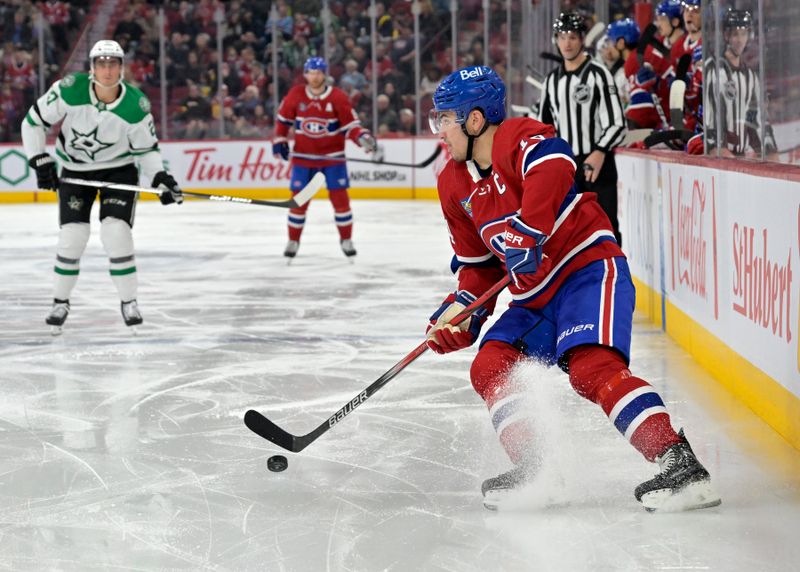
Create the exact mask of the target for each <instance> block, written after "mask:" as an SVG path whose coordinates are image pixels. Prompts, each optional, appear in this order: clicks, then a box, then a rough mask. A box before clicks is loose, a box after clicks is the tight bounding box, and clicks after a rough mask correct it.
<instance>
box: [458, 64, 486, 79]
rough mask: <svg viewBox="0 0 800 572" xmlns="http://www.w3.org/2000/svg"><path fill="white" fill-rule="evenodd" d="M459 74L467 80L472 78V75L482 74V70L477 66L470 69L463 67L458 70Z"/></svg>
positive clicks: (478, 75)
mask: <svg viewBox="0 0 800 572" xmlns="http://www.w3.org/2000/svg"><path fill="white" fill-rule="evenodd" d="M459 74H460V75H461V79H463V80H468V79H472V78H473V77H480V76H482V75H483V70H482V69H481V68H480V66H479V67H476V68H472V69H463V70H461V71H460V72H459Z"/></svg>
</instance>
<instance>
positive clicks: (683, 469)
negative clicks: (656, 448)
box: [634, 429, 722, 512]
mask: <svg viewBox="0 0 800 572" xmlns="http://www.w3.org/2000/svg"><path fill="white" fill-rule="evenodd" d="M678 435H679V436H680V437H681V439H683V441H682V442H681V443H676V444H675V445H673V446H672V447H670V448H669V449H667V450H666V452H665V453H664V454H663V455H661V456H660V457H658V458H657V459H656V461H657V462H658V465H659V467H660V468H661V472H660V473H659V474H657V475H656V476H655V477H654V478H652V479H650V480H649V481H645V482H643V483H642V484H641V485H639V486H638V487H636V491H635V492H634V494H635V496H636V500H638V501H639V502H641V503H642V505H643V506H644V508H645V509H646V510H648V511H650V512H652V511H656V510H670V511H678V510H692V509H698V508H709V507H712V506H717V505H719V504H720V503H721V502H722V500H721V499H720V497H719V495H718V494H717V493H716V491H715V490H714V488H713V487H712V486H711V476H710V475H709V474H708V471H707V470H706V469H705V467H703V465H701V464H700V461H698V460H697V457H695V454H694V452H693V451H692V447H691V446H690V445H689V442H688V441H687V440H686V437H684V435H683V429H681V431H680V433H678Z"/></svg>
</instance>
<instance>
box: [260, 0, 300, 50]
mask: <svg viewBox="0 0 800 572" xmlns="http://www.w3.org/2000/svg"><path fill="white" fill-rule="evenodd" d="M277 9H278V18H277V19H275V20H273V19H272V18H270V19H269V20H267V23H266V25H265V26H264V34H265V36H266V43H267V44H269V43H270V42H272V26H273V24H274V25H275V26H276V27H277V29H278V33H279V34H281V36H282V37H283V39H284V41H287V42H288V41H289V40H291V39H292V36H293V32H294V19H293V18H292V16H291V15H290V14H289V7H288V6H287V5H286V2H285V1H284V0H279V1H278V2H277Z"/></svg>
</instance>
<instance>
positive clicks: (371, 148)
mask: <svg viewBox="0 0 800 572" xmlns="http://www.w3.org/2000/svg"><path fill="white" fill-rule="evenodd" d="M358 145H359V147H361V148H362V149H363V150H364V151H366V152H367V153H374V152H375V151H377V150H378V142H377V141H375V138H374V137H373V136H372V134H371V133H362V134H361V136H360V137H359V138H358Z"/></svg>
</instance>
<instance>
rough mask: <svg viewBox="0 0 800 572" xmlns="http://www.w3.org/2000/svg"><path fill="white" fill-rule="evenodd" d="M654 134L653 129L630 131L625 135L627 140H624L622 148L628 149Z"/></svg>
mask: <svg viewBox="0 0 800 572" xmlns="http://www.w3.org/2000/svg"><path fill="white" fill-rule="evenodd" d="M652 132H653V130H652V129H629V130H628V132H627V133H626V134H625V138H624V139H623V140H622V143H620V145H621V146H622V147H627V146H628V145H631V144H632V143H638V142H639V141H644V140H645V139H646V138H647V136H648V135H650V134H651V133H652Z"/></svg>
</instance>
